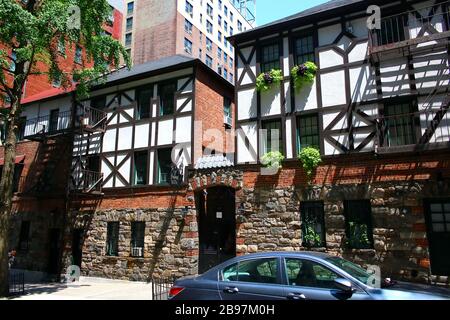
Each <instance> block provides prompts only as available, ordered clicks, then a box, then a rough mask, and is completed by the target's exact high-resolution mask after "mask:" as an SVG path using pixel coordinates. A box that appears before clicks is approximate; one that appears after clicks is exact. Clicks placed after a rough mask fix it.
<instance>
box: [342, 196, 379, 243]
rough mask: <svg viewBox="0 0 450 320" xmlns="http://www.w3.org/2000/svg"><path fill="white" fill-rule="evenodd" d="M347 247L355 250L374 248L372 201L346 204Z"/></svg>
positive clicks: (355, 201) (354, 201) (346, 202)
mask: <svg viewBox="0 0 450 320" xmlns="http://www.w3.org/2000/svg"><path fill="white" fill-rule="evenodd" d="M344 211H345V229H346V235H347V245H348V246H349V247H350V248H354V249H369V248H372V246H373V234H372V218H371V208H370V200H351V201H350V200H349V201H345V202H344Z"/></svg>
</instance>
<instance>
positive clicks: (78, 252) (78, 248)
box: [72, 229, 84, 269]
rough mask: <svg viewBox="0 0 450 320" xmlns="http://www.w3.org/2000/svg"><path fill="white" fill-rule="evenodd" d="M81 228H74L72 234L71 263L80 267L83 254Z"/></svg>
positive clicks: (82, 233)
mask: <svg viewBox="0 0 450 320" xmlns="http://www.w3.org/2000/svg"><path fill="white" fill-rule="evenodd" d="M83 235H84V230H83V229H74V230H73V235H72V259H73V260H72V264H73V265H75V266H78V267H80V269H81V261H82V254H83Z"/></svg>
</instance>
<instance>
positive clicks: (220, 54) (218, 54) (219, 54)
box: [217, 48, 222, 59]
mask: <svg viewBox="0 0 450 320" xmlns="http://www.w3.org/2000/svg"><path fill="white" fill-rule="evenodd" d="M217 58H219V59H222V49H220V48H217Z"/></svg>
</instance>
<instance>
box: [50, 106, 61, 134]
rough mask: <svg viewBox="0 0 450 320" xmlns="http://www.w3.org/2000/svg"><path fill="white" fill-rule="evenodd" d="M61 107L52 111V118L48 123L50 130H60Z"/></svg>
mask: <svg viewBox="0 0 450 320" xmlns="http://www.w3.org/2000/svg"><path fill="white" fill-rule="evenodd" d="M58 120H59V109H54V110H51V111H50V118H49V124H48V132H55V131H58Z"/></svg>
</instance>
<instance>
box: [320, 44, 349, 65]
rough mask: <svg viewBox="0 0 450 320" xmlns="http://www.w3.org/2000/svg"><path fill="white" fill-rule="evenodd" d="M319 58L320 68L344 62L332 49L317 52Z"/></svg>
mask: <svg viewBox="0 0 450 320" xmlns="http://www.w3.org/2000/svg"><path fill="white" fill-rule="evenodd" d="M319 59H320V63H319V64H320V68H321V69H325V68H329V67H334V66H339V65H341V64H343V63H344V58H343V57H342V56H341V55H340V54H339V53H337V52H336V51H334V50H332V49H329V50H325V51H321V52H319Z"/></svg>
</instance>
